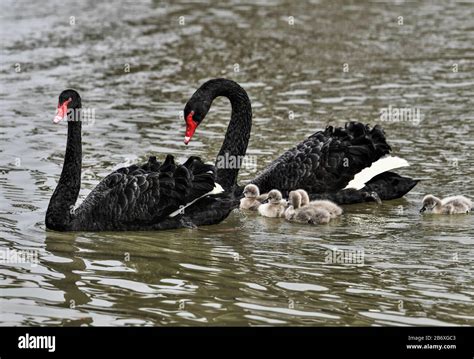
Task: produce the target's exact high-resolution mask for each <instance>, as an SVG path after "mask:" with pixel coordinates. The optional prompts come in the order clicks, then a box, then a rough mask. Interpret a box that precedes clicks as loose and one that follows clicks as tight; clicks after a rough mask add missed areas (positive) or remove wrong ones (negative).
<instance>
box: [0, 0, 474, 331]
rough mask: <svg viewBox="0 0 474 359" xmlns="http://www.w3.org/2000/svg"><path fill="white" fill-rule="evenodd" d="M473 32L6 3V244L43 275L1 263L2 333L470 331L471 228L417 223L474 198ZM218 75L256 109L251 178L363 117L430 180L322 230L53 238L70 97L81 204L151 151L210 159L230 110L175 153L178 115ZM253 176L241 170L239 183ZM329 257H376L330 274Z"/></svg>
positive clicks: (339, 11)
mask: <svg viewBox="0 0 474 359" xmlns="http://www.w3.org/2000/svg"><path fill="white" fill-rule="evenodd" d="M399 16H402V17H403V19H402V18H399ZM291 17H292V18H291ZM473 18H474V5H472V4H459V3H458V4H456V3H452V4H446V5H441V4H437V5H435V4H430V3H426V4H425V5H420V4H418V5H413V4H411V3H400V4H395V5H388V4H376V3H373V4H372V5H361V4H360V5H359V4H351V5H343V4H342V3H336V4H334V3H332V2H330V1H328V2H321V3H319V2H317V1H313V2H310V3H308V4H306V5H303V4H302V3H299V2H298V4H293V3H292V2H291V1H288V2H284V1H268V2H267V1H262V2H259V4H258V5H255V4H252V3H251V2H249V3H243V4H242V3H238V2H227V3H226V4H221V5H212V4H208V3H206V2H192V3H187V2H182V3H180V4H177V3H176V2H174V1H173V2H172V3H171V2H163V1H154V2H149V1H135V2H127V3H123V4H122V3H120V2H119V1H109V2H98V1H84V2H82V1H80V2H68V1H48V2H42V3H41V6H39V5H38V4H37V3H36V2H32V1H26V0H20V1H6V4H5V5H4V6H2V15H1V37H2V48H1V59H0V61H1V69H0V77H1V88H0V92H1V99H2V100H1V102H0V106H1V108H0V116H1V120H0V138H1V139H0V159H1V160H0V246H1V249H2V251H3V252H2V253H6V251H7V250H9V251H10V253H26V252H25V251H28V250H29V251H31V252H28V253H33V254H38V256H39V263H37V264H36V263H33V265H32V263H25V264H21V263H17V264H15V263H8V262H5V261H4V260H3V261H2V262H1V263H0V280H1V286H0V291H1V294H0V322H1V323H2V325H58V324H60V325H82V324H87V325H165V324H175V325H176V324H177V325H205V324H210V325H249V324H251V325H262V324H263V325H268V324H272V325H273V324H275V325H279V324H282V325H288V324H291V325H466V324H468V325H472V324H473V323H474V309H473V308H474V306H473V297H474V270H473V267H472V261H473V258H474V249H473V246H474V239H473V237H474V229H473V228H474V216H473V215H467V216H465V215H460V216H452V217H433V216H425V217H421V216H420V215H419V214H418V208H419V206H420V205H419V202H420V200H421V198H422V196H423V195H424V194H425V193H428V192H433V193H435V194H438V195H440V196H443V195H450V194H458V193H463V194H465V195H468V196H471V197H474V186H473V184H472V168H473V167H474V158H473V156H472V147H473V144H474V141H473V140H472V139H473V138H474V131H473V129H472V124H473V120H474V115H473V108H474V62H473V60H474V46H473V41H472V39H473V38H474V23H473V22H472V19H473ZM401 21H403V24H402V25H401V24H400V23H401ZM344 64H346V65H344ZM128 66H129V67H130V72H127V71H126V70H127V69H128ZM344 70H345V71H344ZM456 70H457V71H456ZM213 77H228V78H231V79H233V80H236V81H238V82H239V83H240V84H241V85H242V86H243V87H244V88H245V89H246V90H247V91H248V93H249V96H250V98H251V100H252V105H253V109H254V125H253V131H252V138H251V142H250V145H249V151H248V154H250V155H253V156H255V158H256V160H257V167H258V169H262V168H263V167H264V166H265V165H266V164H267V163H268V162H269V161H270V160H271V159H273V158H275V157H276V156H277V155H278V154H280V153H281V152H283V151H284V150H285V149H287V148H289V147H290V146H292V145H294V144H296V143H297V142H298V141H300V140H302V139H304V138H305V137H306V136H308V135H309V134H311V133H313V132H314V131H316V130H319V129H322V128H324V127H325V126H326V125H327V124H337V125H342V124H343V123H344V122H345V121H348V120H351V119H357V120H361V121H365V122H367V123H371V124H376V123H380V124H381V125H383V126H384V128H385V130H386V133H387V135H388V138H389V142H390V143H391V145H392V146H393V149H394V152H395V153H397V154H399V155H401V156H403V157H404V158H406V159H407V160H408V161H409V162H411V163H412V166H411V167H409V168H406V169H403V170H401V171H400V173H402V174H404V175H409V176H412V177H416V178H421V179H423V180H424V181H423V182H421V183H420V184H419V185H418V186H417V187H415V189H414V190H412V191H411V192H410V193H409V194H408V195H407V196H406V197H405V198H403V199H400V200H396V201H390V202H385V203H383V204H382V205H380V206H377V205H375V204H372V203H371V204H361V205H353V206H347V207H345V208H344V210H345V214H344V216H343V217H342V218H341V219H340V220H338V221H336V222H333V223H331V224H330V225H327V226H320V227H316V228H314V227H307V226H300V225H293V224H288V223H285V222H284V221H281V220H276V219H264V218H261V217H257V216H255V215H253V214H248V213H239V212H238V211H235V212H234V213H232V214H231V215H230V217H229V218H228V219H227V220H226V221H224V222H223V223H221V224H219V225H215V226H209V227H202V228H199V229H196V230H188V229H180V230H172V231H164V232H150V233H55V232H51V231H46V230H45V226H44V215H45V210H46V207H47V204H48V201H49V198H50V196H51V194H52V192H53V190H54V187H55V185H56V183H57V181H58V178H59V174H60V171H61V165H62V161H63V156H64V150H65V140H66V138H65V137H66V136H65V124H63V125H62V126H53V124H52V122H51V119H52V117H53V115H54V110H55V106H56V104H57V96H58V95H59V93H60V92H61V91H62V90H63V89H65V88H68V87H73V88H76V89H78V90H79V91H80V92H81V94H82V98H83V106H85V107H88V108H93V109H95V115H96V121H95V123H91V124H89V125H87V126H85V127H84V130H83V146H84V149H83V151H84V160H83V184H82V187H83V189H82V190H81V198H84V196H85V195H87V193H88V192H89V191H90V190H91V189H92V188H93V187H94V186H95V185H96V184H97V183H98V181H99V180H100V179H101V178H103V177H104V176H105V175H106V174H108V173H109V172H110V171H112V170H113V169H116V168H118V167H119V166H123V165H126V164H129V163H133V162H134V161H137V160H143V159H145V158H146V157H147V156H149V155H151V154H156V155H158V156H160V157H164V156H165V154H166V153H172V154H175V155H176V156H177V157H178V158H179V159H180V160H183V159H185V158H186V157H187V156H189V155H191V154H198V155H200V156H202V157H203V158H205V159H207V160H209V161H213V159H214V158H215V155H216V154H217V152H218V149H219V147H220V143H221V141H222V139H223V134H224V131H225V127H226V125H227V122H228V118H229V114H230V108H229V107H230V106H229V104H228V102H227V101H226V100H223V99H219V100H217V101H216V102H215V104H214V106H213V108H212V110H211V112H210V113H209V115H208V117H207V119H206V122H205V123H204V124H203V125H202V126H201V127H200V129H199V130H198V133H197V135H196V136H195V139H194V141H193V142H192V143H191V144H190V145H189V146H188V147H185V146H184V145H183V144H182V138H183V132H184V128H183V124H184V121H183V118H182V109H183V107H184V104H185V102H186V100H187V99H188V98H189V96H190V95H191V94H192V93H193V92H194V90H195V89H196V88H197V87H198V86H199V85H200V84H201V83H202V82H204V81H205V80H207V79H210V78H213ZM389 106H390V107H392V108H409V109H410V110H413V111H418V110H419V111H420V114H421V117H420V121H418V120H411V121H395V120H394V119H393V118H392V119H388V120H387V121H383V119H382V118H381V117H380V113H381V111H383V109H386V108H388V107H389ZM254 175H255V172H254V170H253V169H252V168H247V169H245V170H243V171H241V174H240V182H241V183H244V182H245V181H246V180H249V179H251V178H253V176H254ZM335 249H338V250H345V251H346V252H350V251H358V252H357V253H359V254H360V257H359V259H362V260H363V261H360V262H357V263H354V264H350V265H348V264H331V263H328V262H327V257H328V253H333V252H331V251H333V250H335ZM14 251H16V252H14ZM22 251H23V252H22ZM33 259H34V258H33ZM10 262H11V261H10Z"/></svg>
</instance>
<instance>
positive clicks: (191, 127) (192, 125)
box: [184, 111, 199, 145]
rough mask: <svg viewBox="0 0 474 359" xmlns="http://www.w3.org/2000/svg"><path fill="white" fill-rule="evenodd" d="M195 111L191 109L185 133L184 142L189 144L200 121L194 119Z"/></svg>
mask: <svg viewBox="0 0 474 359" xmlns="http://www.w3.org/2000/svg"><path fill="white" fill-rule="evenodd" d="M193 115H194V111H191V112H190V113H189V115H188V117H186V134H185V135H184V144H185V145H187V144H188V143H189V141H191V138H192V137H193V135H194V132H195V131H196V128H197V127H198V125H199V124H198V123H197V122H196V121H194V120H193Z"/></svg>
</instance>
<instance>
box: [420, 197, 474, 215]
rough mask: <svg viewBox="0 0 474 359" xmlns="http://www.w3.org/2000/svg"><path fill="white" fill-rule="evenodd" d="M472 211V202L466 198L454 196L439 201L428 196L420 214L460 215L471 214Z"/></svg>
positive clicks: (424, 199)
mask: <svg viewBox="0 0 474 359" xmlns="http://www.w3.org/2000/svg"><path fill="white" fill-rule="evenodd" d="M471 209H472V201H471V200H470V199H469V198H467V197H464V196H452V197H446V198H443V199H439V198H438V197H435V196H433V195H432V194H428V195H426V196H425V197H424V198H423V207H422V208H421V209H420V212H425V211H428V212H431V213H434V214H460V213H469V212H470V211H471Z"/></svg>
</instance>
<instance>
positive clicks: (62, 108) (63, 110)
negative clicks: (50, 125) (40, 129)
mask: <svg viewBox="0 0 474 359" xmlns="http://www.w3.org/2000/svg"><path fill="white" fill-rule="evenodd" d="M71 101H72V99H69V100H66V101H64V102H63V103H62V104H61V103H60V104H58V111H57V112H56V116H54V119H53V122H54V123H59V122H61V120H62V119H63V118H64V116H66V114H67V105H69V102H71Z"/></svg>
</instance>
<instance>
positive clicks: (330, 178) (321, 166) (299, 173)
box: [252, 122, 391, 195]
mask: <svg viewBox="0 0 474 359" xmlns="http://www.w3.org/2000/svg"><path fill="white" fill-rule="evenodd" d="M390 150H391V148H390V146H389V145H388V144H387V142H386V139H385V134H384V132H383V130H382V128H381V127H379V126H375V127H373V128H372V129H371V128H370V127H369V126H368V125H364V124H362V123H358V122H349V123H347V124H346V125H345V127H344V128H340V127H337V128H334V127H332V126H329V127H327V128H326V130H324V131H318V132H316V133H315V134H313V135H312V136H310V137H309V138H307V139H306V140H304V141H303V142H301V143H300V144H299V145H297V146H296V147H294V148H292V149H290V150H288V151H286V152H285V153H284V154H283V155H282V156H281V157H279V158H278V159H276V160H275V161H273V162H272V163H271V164H270V165H269V166H268V167H267V168H266V169H265V170H263V172H261V173H260V175H259V176H258V177H257V178H255V179H254V180H253V181H252V183H254V184H256V185H257V186H258V187H259V188H260V190H261V191H262V192H267V191H269V190H271V189H273V188H277V189H279V190H280V191H282V192H283V194H284V195H287V194H288V192H289V191H291V190H294V189H296V188H303V189H305V190H306V191H308V192H309V193H313V194H314V193H325V192H336V191H339V190H341V189H343V188H344V187H345V186H346V185H347V184H348V183H349V181H350V180H351V179H352V178H353V177H354V176H355V174H356V173H358V172H360V171H361V170H362V169H364V168H365V167H368V166H370V165H371V164H372V163H373V162H375V161H377V160H378V159H379V158H381V157H382V156H385V155H386V154H388V153H389V152H390Z"/></svg>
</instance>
